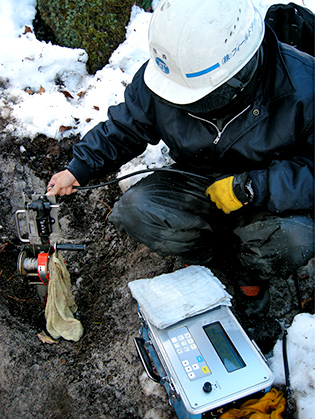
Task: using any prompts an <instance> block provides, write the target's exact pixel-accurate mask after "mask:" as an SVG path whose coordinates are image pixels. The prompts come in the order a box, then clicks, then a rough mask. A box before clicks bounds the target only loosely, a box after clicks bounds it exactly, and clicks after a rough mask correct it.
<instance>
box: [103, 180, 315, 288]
mask: <svg viewBox="0 0 315 419" xmlns="http://www.w3.org/2000/svg"><path fill="white" fill-rule="evenodd" d="M208 186H209V184H208V183H207V182H204V181H202V180H200V179H196V178H192V177H189V176H184V175H180V174H176V173H174V174H173V173H169V172H156V173H154V174H152V175H150V176H148V177H146V178H144V179H142V180H141V181H140V182H138V183H137V184H136V185H134V186H132V187H131V188H130V189H129V190H128V191H127V192H126V193H125V194H124V195H123V196H122V197H121V199H120V200H119V201H118V202H116V204H115V205H114V208H113V212H112V214H111V215H110V218H109V219H110V221H112V222H113V223H114V224H115V225H116V227H117V228H118V229H119V230H120V231H125V232H126V233H127V234H128V235H130V236H131V237H132V238H134V239H135V240H137V241H140V242H143V243H145V244H146V245H147V246H148V247H149V248H150V249H152V250H153V251H155V252H156V253H158V254H159V255H161V256H165V255H177V256H181V257H183V258H184V260H185V261H186V262H187V263H190V264H209V262H210V261H217V260H220V259H222V260H223V259H225V260H227V259H228V260H229V261H230V262H231V264H232V263H233V261H235V262H236V263H240V265H241V266H242V267H243V268H244V269H247V270H248V271H251V272H252V273H253V275H252V276H254V277H255V278H256V279H258V278H257V274H258V277H259V278H260V279H261V280H268V279H270V278H271V277H273V276H275V274H276V275H277V274H278V275H281V276H288V275H289V274H290V273H291V272H292V271H294V270H295V269H297V268H298V267H300V266H303V265H305V264H306V263H307V261H308V260H309V259H311V258H312V257H313V256H314V221H313V219H312V217H311V216H310V215H309V214H306V213H304V214H303V213H298V212H295V213H292V212H290V213H288V214H286V213H282V214H279V215H277V214H271V213H270V212H268V210H267V209H265V210H262V209H261V208H259V209H258V208H256V207H254V206H253V205H248V206H244V207H243V208H242V209H240V210H238V211H234V212H232V213H230V214H224V212H223V211H221V210H218V209H217V208H216V207H215V205H214V204H213V203H211V202H210V201H209V199H208V198H207V197H206V196H205V194H204V192H205V189H206V188H207V187H208ZM227 256H228V258H227ZM249 282H251V281H249Z"/></svg>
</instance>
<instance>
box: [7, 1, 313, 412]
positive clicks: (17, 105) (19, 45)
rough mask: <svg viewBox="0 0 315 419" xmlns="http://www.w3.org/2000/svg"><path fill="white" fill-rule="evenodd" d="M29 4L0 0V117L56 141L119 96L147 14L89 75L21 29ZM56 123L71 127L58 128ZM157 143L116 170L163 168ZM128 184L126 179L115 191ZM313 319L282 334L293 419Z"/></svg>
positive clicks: (304, 387)
mask: <svg viewBox="0 0 315 419" xmlns="http://www.w3.org/2000/svg"><path fill="white" fill-rule="evenodd" d="M157 1H158V0H155V1H154V3H153V5H154V6H155V5H156V4H157ZM255 3H256V7H257V8H258V9H259V10H260V11H261V13H262V14H263V15H264V14H265V12H266V10H267V8H268V7H269V6H270V5H271V4H274V3H278V2H276V1H272V0H255ZM281 3H289V1H282V2H281ZM296 3H298V4H302V5H305V6H306V7H308V8H309V9H311V10H312V11H314V12H315V1H314V0H296ZM35 7H36V0H1V3H0V42H1V49H0V91H1V96H0V115H1V116H2V117H3V118H8V117H12V118H14V120H13V123H12V124H9V125H8V126H7V128H6V130H7V131H8V132H12V133H14V135H15V136H17V137H26V138H30V139H33V138H34V137H35V136H36V135H37V134H44V135H46V136H48V137H50V138H55V139H56V140H57V141H58V140H60V139H61V138H63V137H65V136H69V135H70V134H80V135H84V134H85V133H86V132H87V131H88V130H89V129H91V128H92V127H93V126H94V125H96V124H97V123H98V122H100V121H102V120H104V119H106V114H107V109H108V107H109V106H110V105H114V104H117V103H119V102H121V101H122V100H123V93H124V89H125V86H126V85H127V84H128V83H130V81H131V79H132V77H133V75H134V73H135V72H136V71H137V70H138V68H139V67H140V66H141V65H142V64H143V62H144V61H145V60H146V59H147V58H148V56H149V55H148V48H147V43H146V42H145V41H144V40H146V39H147V30H148V25H149V21H150V18H151V14H150V13H145V12H144V11H143V10H142V9H140V8H138V7H133V9H132V13H131V17H130V23H129V25H128V27H127V29H126V41H125V42H124V43H122V44H121V45H120V46H119V47H118V48H117V50H116V51H115V52H114V53H113V55H112V57H111V59H110V62H109V64H108V65H106V66H105V67H104V68H103V69H101V70H99V71H98V72H97V73H96V74H95V76H91V75H88V74H87V72H86V67H85V63H86V61H87V54H86V52H85V51H84V50H82V49H70V48H65V47H59V46H55V45H52V44H50V43H48V44H47V43H45V42H40V41H38V40H37V39H36V37H35V35H34V33H33V32H30V31H28V29H27V28H30V29H31V30H32V28H33V26H32V21H33V18H34V16H35ZM57 80H58V82H59V85H57V84H56V81H57ZM60 83H62V88H60ZM60 90H63V91H66V92H68V93H69V94H70V95H71V97H70V96H69V95H65V94H64V93H62V92H61V91H60ZM31 92H32V93H33V94H30V93H31ZM61 126H66V127H72V128H71V129H69V130H66V131H62V130H60V127H61ZM165 147H166V146H165V145H164V143H163V142H162V141H161V142H160V144H159V145H158V146H156V147H152V146H150V147H149V148H148V150H147V151H146V152H145V153H144V154H143V155H142V156H141V157H139V158H137V159H135V160H134V161H133V162H132V163H129V164H128V165H126V166H124V168H123V169H122V171H121V173H120V174H125V173H127V172H131V171H133V170H139V169H141V168H145V167H147V166H149V165H150V166H156V167H161V166H163V165H164V164H165V163H168V162H169V156H168V154H167V148H165ZM21 152H23V149H21ZM129 186H130V183H129V184H125V185H122V188H123V189H126V188H127V187H129ZM314 322H315V317H314V316H313V315H310V314H301V315H299V316H296V318H295V319H294V322H293V324H292V326H291V327H290V329H289V331H288V352H289V362H290V373H291V387H292V390H293V394H294V395H295V396H297V398H298V412H297V417H298V418H299V419H312V418H313V417H314V416H313V415H314V412H315V397H314V388H315V370H314V369H315V360H314V348H315V338H314ZM282 359H283V355H282V344H281V342H280V341H279V342H278V343H277V344H276V346H275V348H274V356H273V357H272V358H271V359H270V365H271V368H272V370H273V371H274V374H275V383H282V384H283V383H284V382H285V380H284V373H283V361H282Z"/></svg>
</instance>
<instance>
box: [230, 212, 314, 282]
mask: <svg viewBox="0 0 315 419" xmlns="http://www.w3.org/2000/svg"><path fill="white" fill-rule="evenodd" d="M235 233H236V235H237V236H238V237H239V239H240V252H239V258H240V260H241V262H242V263H243V264H244V265H245V266H248V267H253V268H255V269H259V270H261V271H262V272H264V273H265V274H266V275H267V276H268V275H274V274H277V273H281V274H283V275H288V274H289V273H290V272H292V271H294V270H295V269H297V268H298V267H300V266H303V265H305V264H306V263H307V262H308V261H309V260H310V259H311V258H312V257H313V256H314V221H313V220H312V218H311V217H308V216H288V217H283V218H281V217H270V218H268V219H265V220H262V221H258V222H255V223H252V224H249V225H246V226H245V227H238V228H237V229H235Z"/></svg>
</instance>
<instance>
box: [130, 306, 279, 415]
mask: <svg viewBox="0 0 315 419" xmlns="http://www.w3.org/2000/svg"><path fill="white" fill-rule="evenodd" d="M139 316H140V318H141V322H142V328H141V335H142V337H141V338H136V339H135V344H136V347H137V350H138V353H139V355H140V358H141V360H142V362H143V364H144V367H145V369H146V371H147V373H148V375H149V377H150V378H152V379H153V380H155V381H158V382H161V383H162V384H163V385H164V387H165V388H166V390H167V392H168V394H169V396H170V403H171V404H172V405H173V407H174V409H175V411H176V413H177V416H178V417H179V418H180V419H190V418H195V419H197V418H200V419H201V418H202V417H203V416H202V414H203V413H205V412H209V411H212V410H213V409H215V408H219V407H220V406H223V405H227V404H229V403H231V402H234V401H235V400H238V399H241V398H244V397H246V396H248V395H251V394H254V393H256V392H259V391H262V390H265V389H267V388H269V387H270V386H271V384H272V382H273V374H272V372H271V371H270V369H269V368H268V365H267V363H266V360H265V358H264V356H263V354H262V353H261V351H260V350H259V348H258V347H257V345H256V344H255V343H254V342H253V341H251V340H250V339H249V337H248V336H247V334H246V333H245V331H244V330H243V329H242V327H241V325H240V324H239V322H238V321H237V319H236V318H235V316H234V315H233V313H232V311H231V310H230V309H229V308H228V307H227V306H219V307H218V308H216V309H213V310H210V311H207V312H204V313H202V314H199V315H196V316H193V317H190V318H187V319H184V320H182V321H180V322H178V323H176V324H174V325H172V326H169V327H167V328H165V329H158V328H156V327H155V326H153V325H152V324H150V322H149V321H148V320H147V319H146V318H145V317H144V316H143V314H142V313H141V307H140V308H139ZM147 354H150V356H151V359H152V360H153V363H154V366H155V371H157V372H158V374H156V373H155V372H154V369H153V368H152V364H151V365H150V359H149V357H148V356H147ZM211 417H212V416H211Z"/></svg>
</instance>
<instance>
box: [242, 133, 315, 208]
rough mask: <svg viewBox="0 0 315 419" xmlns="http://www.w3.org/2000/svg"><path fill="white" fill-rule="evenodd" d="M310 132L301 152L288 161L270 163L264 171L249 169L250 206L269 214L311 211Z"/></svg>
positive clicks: (311, 169) (312, 205) (311, 159)
mask: <svg viewBox="0 0 315 419" xmlns="http://www.w3.org/2000/svg"><path fill="white" fill-rule="evenodd" d="M313 137H314V135H313V132H312V133H311V135H310V136H309V137H308V139H307V141H306V145H305V147H304V152H301V153H299V155H298V156H297V157H293V158H292V159H288V160H273V161H272V162H271V164H270V166H269V168H268V169H265V170H253V171H251V172H250V173H249V174H250V177H251V178H252V181H253V189H254V194H255V198H254V205H256V206H261V205H267V206H268V209H269V211H271V212H283V211H286V210H312V209H313V208H314V186H315V183H314V160H313Z"/></svg>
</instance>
